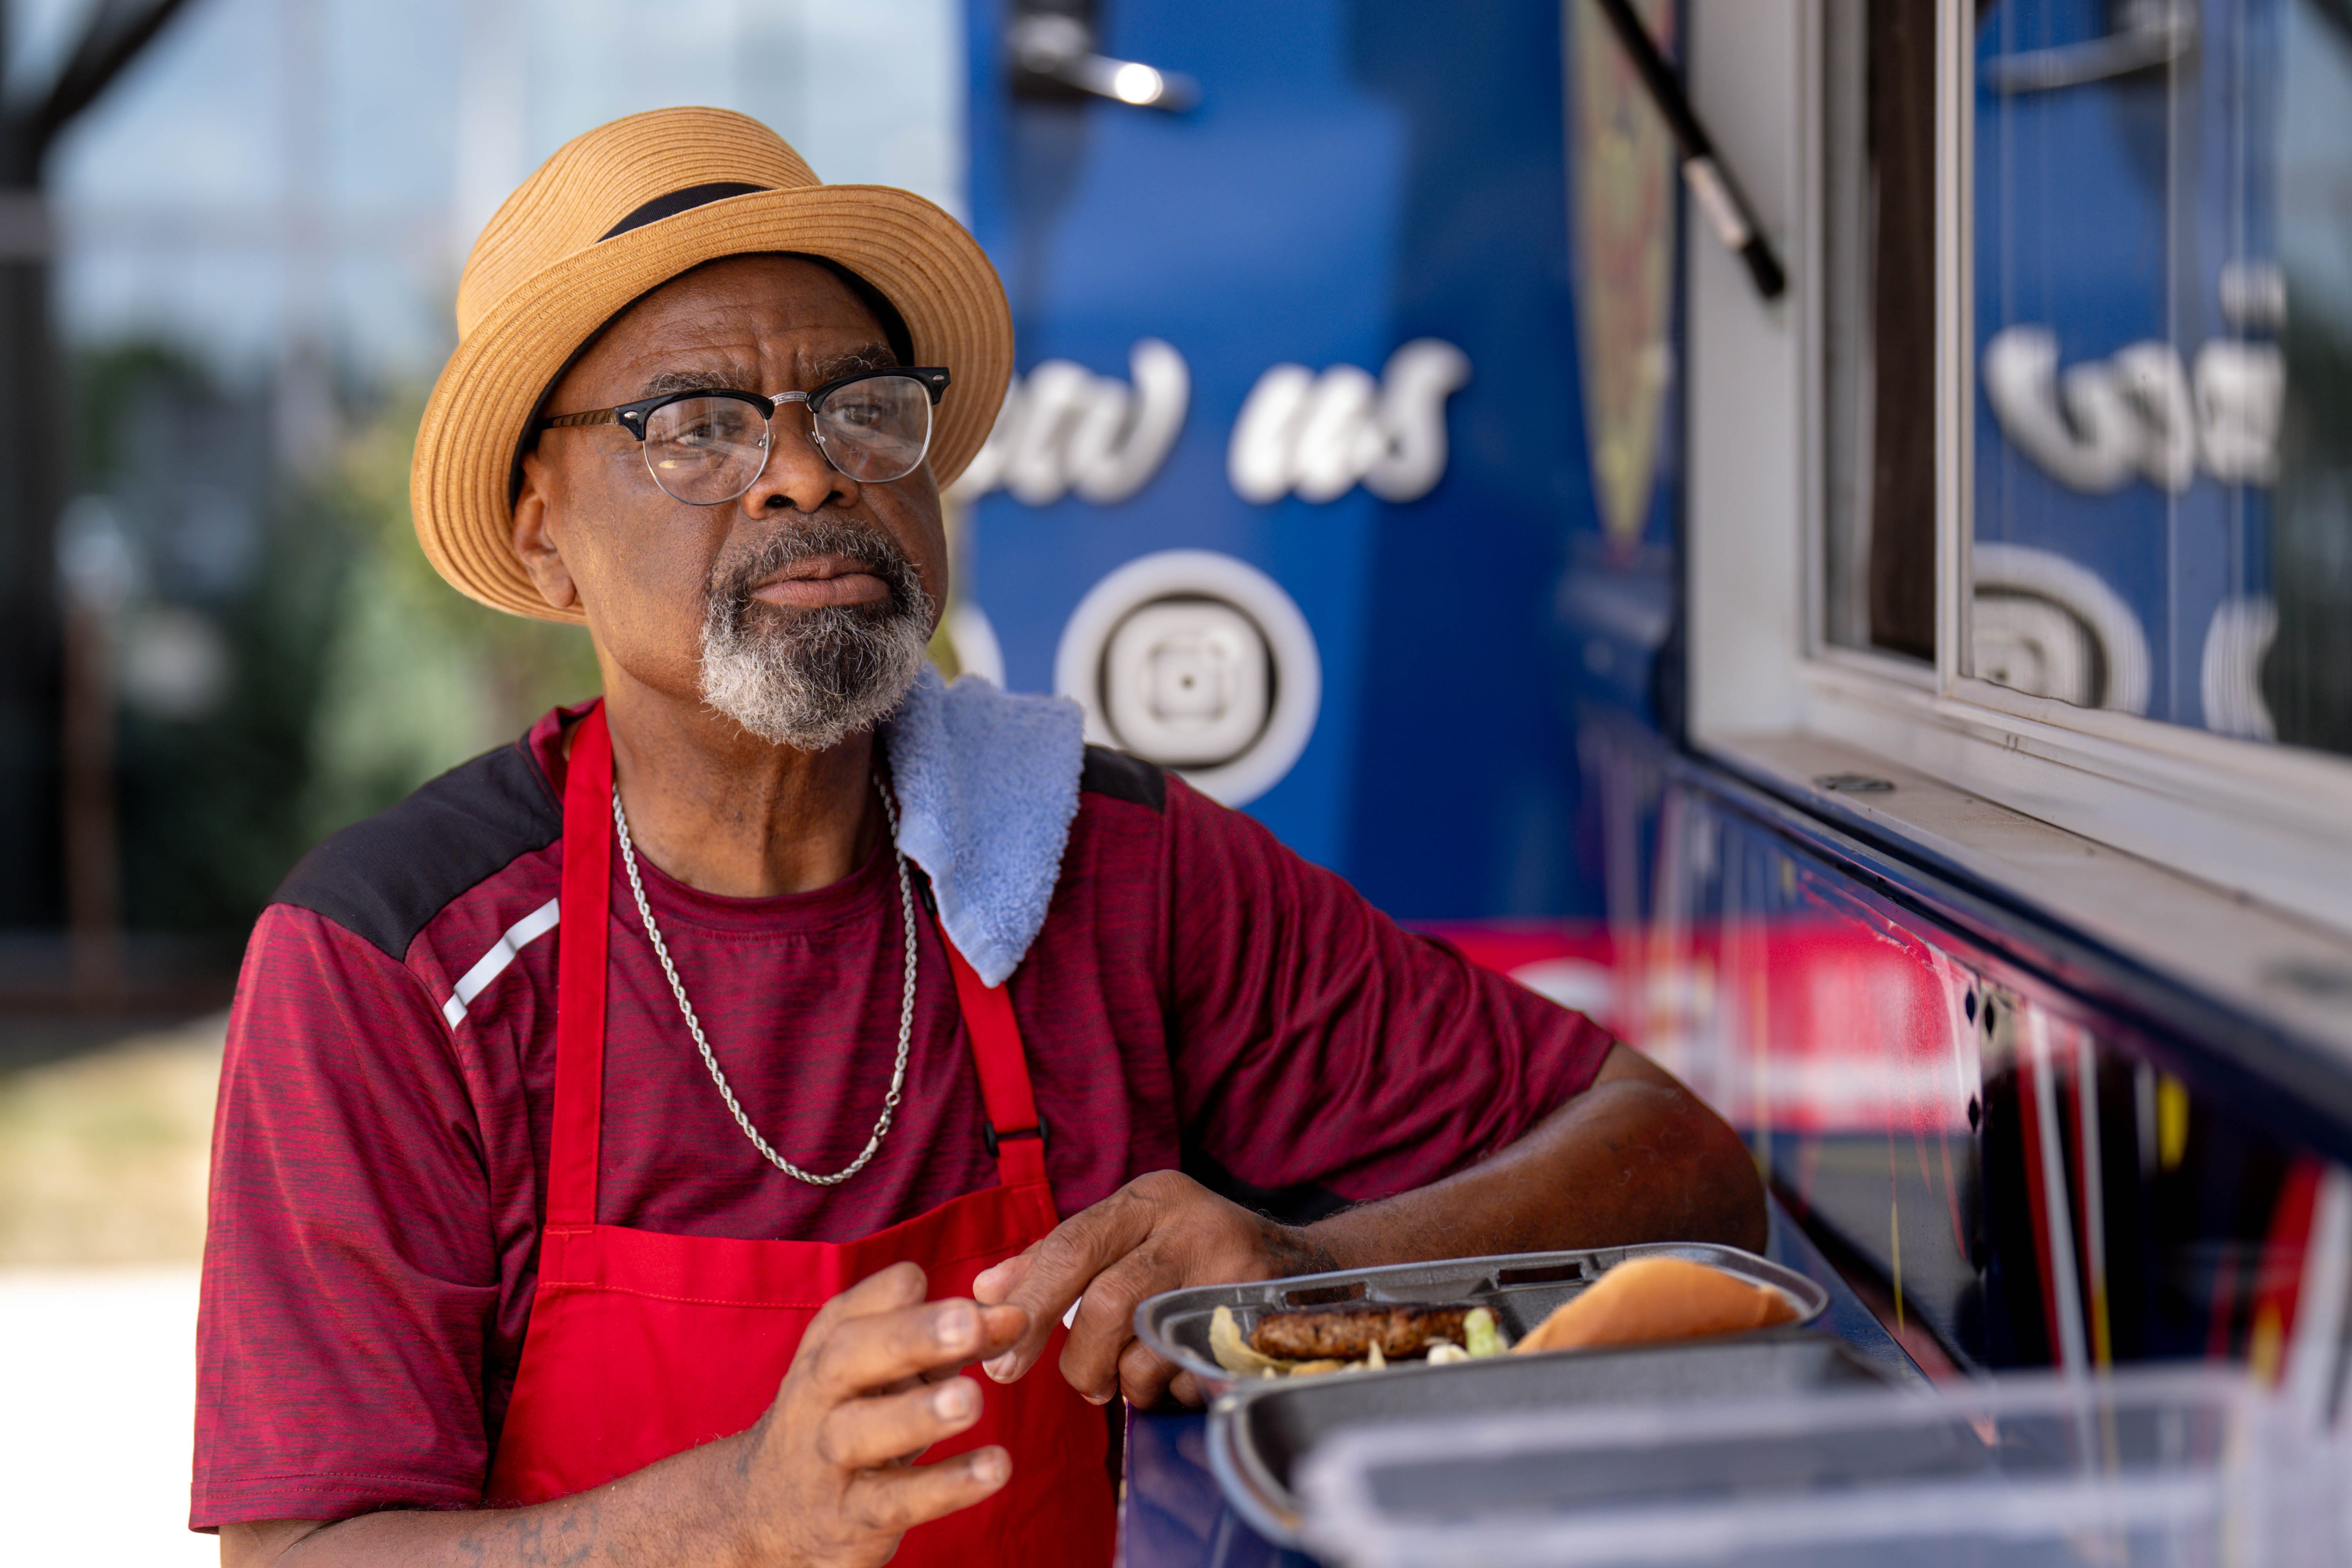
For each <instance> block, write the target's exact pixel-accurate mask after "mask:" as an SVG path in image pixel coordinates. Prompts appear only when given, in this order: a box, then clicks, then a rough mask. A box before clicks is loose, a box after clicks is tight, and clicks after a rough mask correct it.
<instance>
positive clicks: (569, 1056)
mask: <svg viewBox="0 0 2352 1568" xmlns="http://www.w3.org/2000/svg"><path fill="white" fill-rule="evenodd" d="M612 790H613V743H612V737H611V735H610V733H609V732H608V731H606V729H605V725H604V708H603V706H602V705H601V704H600V705H599V706H597V707H596V708H595V709H593V710H591V711H590V712H589V713H588V715H587V716H586V717H585V718H583V720H581V721H580V724H579V728H578V730H577V731H576V733H575V734H574V736H573V740H572V761H571V766H570V772H569V775H568V777H567V780H566V783H565V785H564V792H563V889H562V899H563V901H562V926H561V927H560V928H559V931H560V932H561V942H560V947H559V950H558V955H557V960H556V1001H557V1006H556V1020H555V1123H554V1137H553V1147H552V1149H551V1152H550V1155H549V1161H548V1177H547V1227H546V1229H545V1231H544V1232H542V1233H541V1239H540V1251H539V1291H538V1295H537V1297H536V1298H535V1299H534V1300H533V1301H532V1303H531V1310H530V1330H529V1331H528V1332H527V1333H526V1334H525V1336H524V1339H523V1348H522V1363H521V1365H520V1368H519V1369H518V1371H517V1373H516V1378H515V1389H514V1399H513V1402H512V1404H511V1405H509V1407H508V1410H507V1419H506V1427H505V1430H504V1431H503V1433H502V1434H501V1435H500V1436H499V1451H498V1457H497V1458H496V1460H495V1461H494V1462H493V1464H492V1466H491V1468H490V1481H489V1485H488V1488H487V1489H486V1491H485V1496H486V1498H487V1500H488V1501H490V1502H491V1503H493V1504H497V1505H505V1506H511V1505H514V1504H519V1503H531V1502H541V1501H544V1500H548V1499H550V1498H557V1497H564V1496H568V1495H569V1494H571V1493H573V1492H578V1491H584V1490H586V1489H589V1488H590V1487H593V1486H599V1485H601V1484H603V1483H604V1482H605V1481H608V1480H611V1479H614V1477H616V1476H623V1475H626V1474H628V1473H629V1472H630V1471H632V1470H636V1469H641V1468H644V1467H645V1466H646V1465H649V1464H651V1463H653V1462H654V1461H655V1460H656V1459H660V1458H667V1456H669V1455H671V1454H675V1453H677V1452H680V1451H681V1450H683V1449H686V1448H690V1447H695V1446H697V1445H698V1444H702V1443H707V1442H709V1441H710V1440H711V1439H713V1438H715V1437H722V1436H727V1435H729V1434H730V1433H734V1432H740V1431H742V1430H743V1429H744V1428H745V1427H747V1426H751V1424H752V1423H753V1422H755V1421H757V1420H758V1419H759V1418H760V1415H761V1412H762V1411H764V1410H765V1409H766V1408H767V1407H768V1405H770V1404H771V1403H772V1401H773V1400H774V1398H775V1394H776V1386H777V1384H778V1383H779V1382H781V1381H782V1377H783V1374H784V1371H785V1369H786V1367H788V1366H789V1365H790V1364H791V1363H792V1359H793V1351H794V1350H795V1349H796V1348H797V1347H798V1346H799V1344H800V1342H801V1335H802V1333H803V1331H805V1330H806V1329H807V1327H808V1322H809V1320H810V1319H811V1318H813V1317H814V1316H815V1315H816V1311H817V1309H818V1308H820V1307H822V1306H824V1303H825V1301H826V1300H829V1299H830V1298H832V1297H834V1296H835V1295H837V1294H839V1293H840V1292H841V1291H843V1290H845V1289H848V1288H849V1287H850V1286H852V1285H855V1284H856V1283H857V1282H858V1281H859V1280H860V1279H865V1278H866V1277H867V1276H868V1275H871V1274H873V1273H875V1272H876V1271H877V1270H879V1269H882V1268H887V1267H888V1266H889V1265H891V1264H893V1263H896V1262H898V1261H899V1260H900V1259H902V1258H904V1259H912V1260H913V1261H914V1262H916V1263H919V1264H920V1265H921V1266H922V1268H923V1269H924V1271H925V1273H927V1274H928V1275H929V1279H930V1294H931V1296H932V1297H933V1299H940V1298H944V1297H949V1296H968V1295H970V1294H971V1282H972V1279H973V1278H974V1277H975V1276H976V1275H978V1274H979V1273H980V1271H981V1270H982V1269H983V1268H987V1267H988V1266H989V1265H991V1264H992V1263H996V1262H999V1261H1001V1260H1003V1259H1004V1258H1010V1257H1012V1256H1013V1254H1015V1253H1017V1252H1019V1251H1020V1250H1022V1248H1024V1247H1027V1246H1028V1245H1029V1244H1030V1243H1031V1242H1033V1241H1035V1240H1036V1239H1037V1238H1038V1237H1042V1236H1044V1235H1045V1233H1046V1232H1047V1231H1049V1230H1051V1229H1052V1228H1053V1227H1054V1225H1055V1220H1056V1218H1057V1216H1056V1215H1055V1209H1054V1198H1053V1194H1052V1192H1051V1191H1050V1190H1049V1189H1048V1188H1047V1186H1046V1184H1045V1144H1044V1142H1043V1141H1042V1140H1041V1138H1040V1137H1039V1136H1038V1131H1037V1128H1038V1120H1037V1112H1036V1107H1035V1104H1034V1101H1033V1100H1032V1099H1031V1098H1030V1092H1029V1068H1028V1064H1027V1061H1026V1060H1025V1058H1024V1054H1023V1051H1022V1046H1021V1036H1020V1031H1019V1028H1018V1026H1016V1025H1015V1024H1014V1022H1013V1006H1012V1003H1011V1000H1010V999H1009V998H1008V996H1007V995H1006V994H1005V993H1004V991H1003V990H1002V989H1001V988H1000V989H996V990H991V989H990V988H989V987H987V986H986V985H984V984H982V982H981V979H980V976H979V975H978V974H977V973H974V972H973V970H972V968H971V965H970V964H969V963H965V962H964V959H963V956H962V954H961V953H959V952H956V950H955V944H954V943H953V942H945V940H944V939H945V933H944V932H942V933H941V935H942V942H943V944H944V945H945V946H946V947H947V950H948V957H949V962H950V966H951V967H952V969H953V971H954V973H955V981H956V992H957V995H958V999H959V1001H960V1004H961V1008H962V1012H963V1018H964V1024H965V1027H966V1029H967V1030H968V1032H969V1033H970V1034H971V1051H972V1059H973V1061H974V1062H975V1063H976V1064H977V1066H978V1067H979V1069H980V1082H981V1090H982V1098H983V1099H984V1100H986V1102H987V1106H988V1119H989V1122H990V1125H991V1126H992V1128H993V1129H994V1131H995V1133H996V1139H995V1142H996V1152H997V1171H998V1185H996V1186H995V1187H992V1188H990V1189H987V1190H985V1191H982V1192H977V1193H968V1194H965V1195H964V1196H962V1197H960V1198H956V1199H953V1200H951V1201H950V1202H948V1203H945V1204H942V1205H940V1206H939V1207H938V1208H935V1209H933V1210H932V1211H931V1212H930V1213H929V1214H926V1215H920V1216H919V1217H917V1218H915V1219H910V1220H908V1221H907V1222H906V1223H905V1224H903V1225H895V1226H891V1227H890V1228H888V1229H887V1230H883V1231H878V1232H877V1233H876V1234H874V1235H872V1236H869V1237H865V1238H864V1239H862V1240H858V1241H852V1242H845V1243H841V1244H835V1243H831V1242H815V1241H746V1240H738V1239H733V1238H730V1237H700V1236H667V1235H662V1234H659V1233H657V1232H654V1231H646V1230H629V1229H625V1228H623V1227H622V1226H610V1225H599V1224H597V1223H596V1142H597V1136H598V1132H599V1128H600V1123H601V1121H602V1111H603V1100H604V959H605V942H606V940H607V937H608V935H609V932H610V930H611V916H612V892H613V880H612V879H613V864H612V862H613V811H612ZM1062 1338H1063V1333H1062V1331H1061V1330H1059V1329H1056V1330H1055V1343H1056V1344H1058V1343H1059V1342H1060V1341H1061V1339H1062ZM1056 1353H1057V1352H1055V1351H1054V1350H1053V1349H1051V1348H1049V1350H1048V1352H1047V1354H1046V1356H1045V1360H1044V1361H1042V1362H1041V1363H1039V1368H1038V1372H1037V1373H1033V1374H1032V1375H1031V1376H1028V1377H1025V1378H1023V1379H1022V1380H1021V1381H1020V1382H1019V1383H1016V1384H1011V1385H1010V1386H1006V1387H998V1386H996V1385H995V1384H989V1383H986V1382H985V1381H983V1382H982V1389H983V1391H984V1401H983V1407H982V1415H981V1418H980V1421H979V1423H978V1424H977V1425H976V1426H973V1427H972V1428H971V1430H970V1431H968V1432H966V1433H964V1434H962V1435H961V1436H958V1437H956V1438H954V1439H952V1440H951V1441H949V1442H946V1443H941V1444H939V1445H937V1446H936V1447H934V1448H933V1449H932V1450H931V1451H930V1452H929V1454H928V1455H926V1456H925V1458H926V1460H927V1461H929V1460H937V1459H939V1458H944V1457H946V1456H948V1455H950V1454H956V1453H961V1452H963V1451H965V1450H967V1449H971V1448H976V1447H982V1446H983V1445H985V1444H989V1443H1002V1444H1003V1445H1004V1446H1005V1447H1006V1449H1007V1450H1008V1451H1009V1452H1010V1453H1011V1454H1012V1456H1013V1479H1011V1480H1010V1481H1009V1482H1008V1483H1007V1484H1006V1485H1005V1487H1004V1489H1003V1490H1001V1491H999V1492H998V1493H997V1494H996V1495H995V1496H993V1497H992V1498H990V1499H989V1500H987V1501H985V1502H982V1503H981V1504H979V1505H977V1506H976V1507H973V1508H969V1509H966V1510H963V1511H961V1512H960V1513H955V1514H950V1516H948V1517H947V1518H945V1519H942V1520H937V1521H933V1522H931V1523H929V1524H926V1525H921V1526H919V1527H918V1528H916V1529H915V1530H912V1531H908V1534H907V1536H906V1538H905V1540H904V1541H903V1542H901V1543H900V1546H899V1549H898V1557H897V1558H896V1559H894V1561H895V1562H896V1563H900V1564H918V1565H934V1564H936V1565H940V1568H974V1565H975V1564H979V1563H1024V1564H1056V1563H1069V1564H1084V1565H1086V1568H1101V1565H1102V1564H1105V1563H1108V1562H1109V1561H1110V1557H1111V1549H1112V1544H1113V1542H1114V1538H1115V1532H1116V1520H1115V1514H1114V1505H1113V1501H1112V1498H1111V1492H1110V1483H1109V1479H1108V1476H1107V1474H1106V1473H1105V1469H1104V1453H1105V1449H1106V1447H1107V1446H1108V1431H1107V1429H1106V1427H1105V1426H1104V1420H1103V1414H1102V1412H1101V1410H1099V1409H1098V1408H1097V1407H1096V1406H1094V1405H1088V1404H1087V1402H1086V1401H1085V1400H1083V1399H1080V1398H1079V1397H1078V1395H1077V1394H1076V1392H1075V1391H1074V1390H1073V1389H1072V1388H1071V1387H1070V1386H1069V1384H1067V1383H1066V1382H1064V1381H1063V1380H1062V1379H1061V1378H1060V1377H1058V1376H1056V1375H1055V1373H1054V1372H1053V1370H1052V1368H1053V1364H1054V1357H1055V1354H1056Z"/></svg>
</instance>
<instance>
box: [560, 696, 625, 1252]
mask: <svg viewBox="0 0 2352 1568" xmlns="http://www.w3.org/2000/svg"><path fill="white" fill-rule="evenodd" d="M612 913H613V734H612V731H610V730H608V729H606V728H605V725H604V704H603V703H602V702H599V703H598V704H596V706H595V707H593V708H592V709H590V710H588V712H587V714H586V716H585V717H583V719H581V720H580V721H579V722H578V723H577V724H575V725H573V726H572V758H571V761H570V763H568V764H567V767H566V771H565V773H564V779H563V902H562V925H561V926H560V927H559V934H558V937H557V942H556V965H555V1125H554V1136H553V1138H552V1139H551V1147H550V1148H549V1151H548V1172H547V1223H548V1224H549V1225H551V1226H558V1225H567V1226H569V1225H578V1226H588V1225H594V1224H595V1223H596V1140H597V1134H598V1131H599V1126H600V1123H601V1122H602V1121H603V1120H604V1116H603V1112H604V949H605V943H606V939H607V938H608V936H609V935H610V934H611V930H612Z"/></svg>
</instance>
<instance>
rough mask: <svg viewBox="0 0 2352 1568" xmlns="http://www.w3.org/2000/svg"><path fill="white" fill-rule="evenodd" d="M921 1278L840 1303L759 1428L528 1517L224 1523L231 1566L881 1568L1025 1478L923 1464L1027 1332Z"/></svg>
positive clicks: (878, 1279) (996, 1461) (1001, 1470)
mask: <svg viewBox="0 0 2352 1568" xmlns="http://www.w3.org/2000/svg"><path fill="white" fill-rule="evenodd" d="M924 1283H925V1282H924V1279H923V1271H922V1270H921V1269H920V1268H917V1267H916V1266H915V1265H913V1264H911V1263H899V1264H894V1265H892V1266H891V1267H890V1268H886V1269H884V1270H883V1271H882V1272H881V1273H879V1274H877V1275H875V1276H873V1277H872V1278H871V1279H866V1280H863V1281H861V1282H860V1283H858V1284H857V1285H855V1286H853V1287H851V1288H850V1289H847V1290H845V1291H843V1292H842V1293H841V1294H840V1295H838V1296H836V1297H835V1298H834V1299H833V1300H831V1301H828V1302H826V1303H825V1305H824V1309H823V1310H821V1311H819V1312H818V1313H817V1315H816V1317H815V1318H814V1319H813V1320H812V1321H810V1323H809V1326H808V1331H807V1332H806V1333H805V1334H803V1336H802V1339H801V1344H800V1349H799V1350H798V1351H797V1352H795V1353H794V1354H793V1364H792V1367H791V1370H789V1371H788V1372H786V1373H784V1380H783V1383H782V1386H780V1387H779V1388H778V1389H777V1391H776V1397H775V1400H774V1402H773V1403H772V1404H771V1405H769V1407H768V1411H767V1414H766V1415H762V1416H761V1417H760V1419H759V1422H758V1423H757V1424H756V1425H754V1426H752V1427H751V1429H750V1430H749V1431H746V1432H739V1433H737V1434H736V1435H735V1436H732V1437H722V1438H720V1439H719V1441H717V1442H715V1443H706V1444H704V1445H703V1446H702V1447H698V1448H691V1449H688V1451H687V1452H685V1453H683V1454H677V1455H673V1456H672V1457H671V1458H667V1459H664V1460H661V1461H660V1462H659V1463H657V1464H653V1465H648V1466H646V1468H644V1469H642V1470H638V1471H636V1472H635V1473H634V1474H632V1475H627V1476H624V1477H622V1478H621V1479H619V1480H616V1481H614V1482H611V1483H610V1484H608V1485H605V1486H602V1487H598V1488H596V1489H594V1490H593V1491H588V1492H583V1493H581V1494H580V1495H578V1496H576V1497H569V1498H561V1499H558V1500H555V1501H553V1502H546V1503H539V1504H536V1505H534V1506H532V1507H530V1508H520V1509H497V1510H488V1509H486V1510H479V1511H476V1512H470V1513H467V1512H451V1513H436V1512H425V1511H414V1512H409V1511H401V1512H383V1513H370V1514H362V1515H361V1516H359V1517H358V1518H356V1519H348V1520H343V1521H340V1522H336V1523H320V1522H317V1521H303V1520H278V1521H269V1522H266V1523H255V1524H232V1525H226V1526H224V1527H223V1528H222V1530H221V1562H222V1563H223V1565H224V1568H264V1565H270V1568H331V1565H333V1564H338V1563H352V1564H358V1563H384V1562H398V1563H415V1564H438V1563H451V1564H457V1563H466V1564H469V1565H471V1564H480V1565H483V1568H503V1565H505V1564H518V1565H519V1564H521V1563H525V1562H532V1563H544V1562H549V1561H571V1562H593V1563H623V1564H626V1563H645V1564H647V1565H648V1568H651V1565H653V1564H656V1563H658V1564H664V1565H668V1564H676V1565H677V1568H696V1565H699V1564H710V1565H712V1568H719V1565H720V1564H725V1565H727V1568H739V1565H740V1564H744V1563H756V1564H760V1565H761V1568H879V1564H881V1563H887V1561H889V1559H890V1557H891V1555H892V1554H893V1553H894V1552H897V1551H898V1538H899V1537H900V1536H901V1535H903V1534H905V1533H906V1532H907V1531H908V1530H911V1529H912V1528H914V1527H915V1526H916V1525H919V1524H921V1523H924V1522H925V1521H929V1520H934V1519H938V1518H940V1517H941V1516H942V1515H945V1514H950V1513H953V1512H954V1511H955V1510H958V1509H960V1508H969V1507H970V1506H971V1504H973V1503H976V1502H978V1501H980V1500H982V1499H983V1498H985V1497H988V1496H989V1495H990V1494H992V1493H993V1492H994V1491H996V1490H997V1489H999V1488H1001V1487H1003V1485H1004V1483H1005V1482H1006V1480H1008V1479H1011V1477H1012V1474H1013V1461H1012V1457H1011V1456H1010V1455H1008V1454H1007V1453H1006V1452H1005V1451H1004V1450H1003V1448H1002V1447H995V1446H993V1445H992V1446H990V1447H984V1448H978V1449H974V1450H973V1451H972V1452H971V1453H968V1454H959V1455H957V1456H956V1457H955V1458H952V1459H945V1460H941V1461H940V1462H939V1463H937V1464H930V1465H919V1464H917V1463H915V1460H916V1459H917V1458H919V1457H920V1455H921V1454H922V1451H923V1450H924V1449H926V1448H928V1447H930V1446H931V1445H932V1444H934V1443H938V1442H941V1441H943V1440H945V1439H947V1438H950V1437H952V1436H956V1435H957V1434H958V1433H960V1432H963V1431H966V1430H968V1429H969V1428H970V1427H971V1425H972V1423H973V1422H975V1421H977V1420H978V1419H980V1407H981V1398H982V1395H981V1389H980V1384H978V1383H976V1382H974V1381H973V1380H972V1379H971V1378H969V1377H963V1376H960V1375H958V1373H959V1371H960V1369H961V1368H963V1367H966V1366H970V1365H971V1364H973V1363H976V1362H980V1361H984V1360H987V1359H988V1358H990V1357H992V1356H996V1355H1000V1354H1002V1353H1003V1352H1005V1351H1007V1350H1010V1349H1011V1348H1012V1347H1013V1345H1014V1344H1015V1343H1017V1342H1019V1341H1020V1339H1021V1337H1022V1335H1023V1333H1024V1331H1026V1330H1027V1328H1028V1314H1027V1313H1025V1312H1024V1311H1023V1310H1021V1309H1020V1308H1018V1307H982V1306H980V1305H979V1304H978V1303H976V1302H973V1301H970V1300H961V1299H957V1300H946V1301H928V1302H927V1301H925V1300H923V1290H924ZM583 1375H586V1374H585V1373H583Z"/></svg>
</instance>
